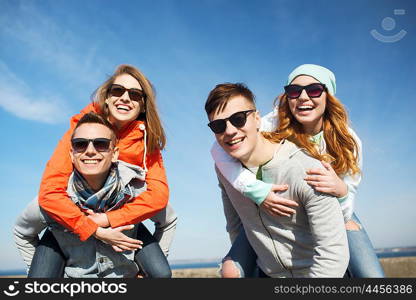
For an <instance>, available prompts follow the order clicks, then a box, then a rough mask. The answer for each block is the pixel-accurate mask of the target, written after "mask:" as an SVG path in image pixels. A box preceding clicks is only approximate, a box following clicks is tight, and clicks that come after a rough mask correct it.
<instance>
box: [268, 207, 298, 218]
mask: <svg viewBox="0 0 416 300" xmlns="http://www.w3.org/2000/svg"><path fill="white" fill-rule="evenodd" d="M266 212H267V213H269V214H270V215H272V216H284V217H290V216H291V215H293V214H294V213H295V212H296V211H295V210H293V209H291V208H288V207H285V206H282V205H277V206H273V207H268V208H267V209H266Z"/></svg>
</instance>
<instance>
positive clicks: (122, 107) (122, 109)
mask: <svg viewBox="0 0 416 300" xmlns="http://www.w3.org/2000/svg"><path fill="white" fill-rule="evenodd" d="M116 108H117V110H118V111H120V112H129V111H130V110H131V108H130V106H128V105H124V104H119V105H116Z"/></svg>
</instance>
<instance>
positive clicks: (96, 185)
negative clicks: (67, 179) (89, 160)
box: [82, 172, 108, 192]
mask: <svg viewBox="0 0 416 300" xmlns="http://www.w3.org/2000/svg"><path fill="white" fill-rule="evenodd" d="M82 176H83V177H84V178H85V180H86V181H87V183H88V185H89V187H90V188H91V189H92V190H93V191H94V192H98V191H99V190H101V189H102V187H103V186H104V183H105V180H106V179H107V176H108V172H107V173H106V174H100V175H92V176H88V175H87V176H85V175H82Z"/></svg>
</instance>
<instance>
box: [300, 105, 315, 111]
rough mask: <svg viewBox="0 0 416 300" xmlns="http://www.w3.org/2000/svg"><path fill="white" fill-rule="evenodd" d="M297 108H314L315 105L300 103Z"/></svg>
mask: <svg viewBox="0 0 416 300" xmlns="http://www.w3.org/2000/svg"><path fill="white" fill-rule="evenodd" d="M297 108H298V109H301V110H307V109H313V106H312V105H299V106H298V107H297Z"/></svg>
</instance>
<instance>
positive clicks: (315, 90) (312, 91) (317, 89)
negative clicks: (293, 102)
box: [284, 83, 326, 99]
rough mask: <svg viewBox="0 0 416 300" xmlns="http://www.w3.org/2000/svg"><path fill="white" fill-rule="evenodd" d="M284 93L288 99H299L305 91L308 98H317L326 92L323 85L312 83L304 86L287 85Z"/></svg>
mask: <svg viewBox="0 0 416 300" xmlns="http://www.w3.org/2000/svg"><path fill="white" fill-rule="evenodd" d="M284 88H285V93H286V95H287V97H288V98H289V99H295V98H299V97H300V95H301V94H302V91H303V90H305V91H306V94H307V95H308V97H310V98H318V97H320V96H321V95H322V93H323V92H324V91H326V86H325V84H323V83H312V84H309V85H306V86H303V85H297V84H289V85H286V86H285V87H284Z"/></svg>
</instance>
